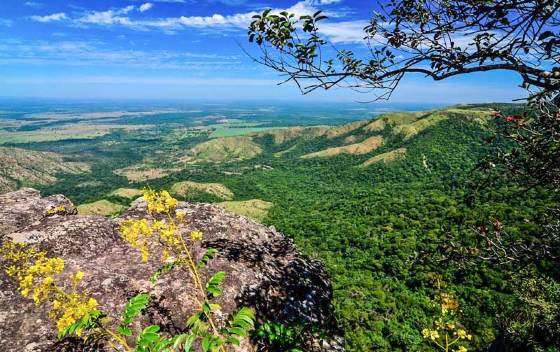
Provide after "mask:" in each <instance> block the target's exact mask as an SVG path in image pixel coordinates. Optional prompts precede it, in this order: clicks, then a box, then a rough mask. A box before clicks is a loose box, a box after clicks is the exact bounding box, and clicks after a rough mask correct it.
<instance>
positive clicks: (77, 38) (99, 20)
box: [0, 0, 523, 103]
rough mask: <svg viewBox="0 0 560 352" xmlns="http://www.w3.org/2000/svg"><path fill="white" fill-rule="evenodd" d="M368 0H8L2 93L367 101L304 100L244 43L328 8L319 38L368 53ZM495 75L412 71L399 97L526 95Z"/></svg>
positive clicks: (1, 23)
mask: <svg viewBox="0 0 560 352" xmlns="http://www.w3.org/2000/svg"><path fill="white" fill-rule="evenodd" d="M374 3H375V1H368V0H302V1H297V0H292V1H284V0H282V1H276V0H275V1H271V0H257V1H249V0H205V1H201V0H150V1H143V0H142V1H136V0H110V1H109V0H108V1H100V0H66V1H59V0H30V1H26V0H2V1H1V2H0V96H4V97H53V98H80V99H96V98H99V99H106V98H115V99H148V98H150V99H234V100H237V99H238V100H248V99H289V100H300V99H302V100H305V99H307V100H317V101H322V100H325V101H327V100H328V101H338V100H340V101H357V100H360V101H364V100H369V99H368V96H365V95H360V94H355V93H353V92H351V91H348V90H345V89H337V90H334V91H330V92H326V93H325V92H318V93H315V94H313V95H311V96H306V97H301V96H300V95H299V91H298V90H297V89H296V87H294V86H293V85H284V86H281V87H278V86H277V85H276V83H278V82H280V81H281V78H280V77H279V76H278V74H276V73H275V72H272V71H270V70H269V69H267V68H265V67H261V66H258V65H256V64H254V63H253V62H252V61H251V59H250V58H249V57H247V56H246V55H245V54H244V53H243V52H242V51H241V49H240V47H239V45H242V46H244V47H246V48H247V49H249V50H252V47H251V46H250V45H249V44H248V43H247V25H248V23H249V22H250V19H251V16H252V15H253V14H255V13H257V12H260V11H261V10H262V9H264V8H267V7H270V8H273V9H287V10H288V11H292V12H295V13H298V14H306V13H312V12H314V11H316V10H317V9H322V10H323V11H325V12H326V14H327V15H328V16H329V19H328V20H327V21H326V22H324V23H323V25H322V27H321V28H322V35H324V36H325V37H327V38H328V39H329V40H330V41H332V42H333V43H334V44H335V45H336V47H337V48H346V49H353V50H356V51H357V52H358V53H364V54H365V47H364V44H363V42H362V39H361V38H362V37H363V32H362V28H363V27H364V26H365V25H366V24H367V19H368V17H369V14H371V11H373V10H374V8H373V4H374ZM518 83H519V79H518V78H517V77H516V76H514V75H512V74H509V73H505V72H497V73H491V74H480V75H473V76H469V77H460V78H454V79H451V80H448V81H445V82H438V83H436V82H432V81H431V80H429V79H427V78H424V77H422V76H412V77H409V78H407V79H406V80H405V81H404V82H403V83H402V86H401V87H400V89H399V90H398V91H397V93H396V94H395V95H394V96H393V98H392V101H395V102H434V103H461V102H489V101H510V100H511V99H513V98H519V97H523V91H522V90H521V89H519V88H517V87H516V84H518Z"/></svg>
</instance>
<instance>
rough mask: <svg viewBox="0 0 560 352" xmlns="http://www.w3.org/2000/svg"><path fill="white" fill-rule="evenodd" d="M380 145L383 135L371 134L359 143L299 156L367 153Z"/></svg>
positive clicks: (325, 156) (323, 156) (316, 156)
mask: <svg viewBox="0 0 560 352" xmlns="http://www.w3.org/2000/svg"><path fill="white" fill-rule="evenodd" d="M381 145H383V137H381V136H373V137H370V138H368V139H366V140H364V141H363V142H360V143H354V144H349V145H345V146H342V147H334V148H328V149H324V150H320V151H318V152H315V153H310V154H305V155H303V156H301V158H303V159H309V158H328V157H333V156H336V155H340V154H354V155H361V154H367V153H369V152H372V151H374V150H375V149H377V148H379V147H380V146H381Z"/></svg>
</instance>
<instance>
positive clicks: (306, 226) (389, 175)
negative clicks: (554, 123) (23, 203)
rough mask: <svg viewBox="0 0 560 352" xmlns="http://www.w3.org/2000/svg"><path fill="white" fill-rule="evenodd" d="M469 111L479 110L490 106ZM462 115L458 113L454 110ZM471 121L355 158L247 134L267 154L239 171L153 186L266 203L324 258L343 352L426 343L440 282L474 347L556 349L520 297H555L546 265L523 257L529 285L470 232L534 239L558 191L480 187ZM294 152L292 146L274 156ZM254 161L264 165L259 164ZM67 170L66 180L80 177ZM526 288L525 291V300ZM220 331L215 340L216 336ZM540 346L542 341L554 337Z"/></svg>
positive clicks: (543, 320) (544, 319) (271, 219)
mask: <svg viewBox="0 0 560 352" xmlns="http://www.w3.org/2000/svg"><path fill="white" fill-rule="evenodd" d="M473 108H474V109H476V110H477V111H478V110H482V109H486V108H487V106H474V107H473ZM496 108H500V109H501V110H502V111H505V109H506V108H507V109H509V110H508V112H507V113H508V114H510V113H511V114H516V111H517V107H515V106H513V107H512V106H509V105H507V106H496ZM465 109H468V107H461V110H465ZM455 115H456V116H455ZM467 117H468V116H466V114H463V113H461V114H453V116H451V117H450V118H448V119H446V120H443V121H439V122H437V123H435V124H433V125H430V126H428V127H426V128H425V129H423V130H421V131H419V132H418V133H417V134H415V135H413V136H411V137H410V138H408V139H407V140H403V139H402V136H398V135H397V136H396V135H394V134H393V132H392V127H391V126H390V125H389V124H387V125H386V126H383V129H381V130H380V131H377V132H375V133H381V134H382V135H383V137H384V139H385V144H384V145H383V146H382V147H381V148H379V149H377V150H376V151H374V152H372V153H370V154H367V155H363V156H357V155H340V156H336V157H333V158H325V159H314V160H301V159H300V158H299V156H300V155H303V154H307V153H311V152H315V151H318V150H323V149H326V148H329V147H334V146H337V145H340V143H342V141H343V140H344V138H345V137H347V135H343V136H340V137H338V138H335V139H332V140H329V139H327V138H323V137H319V138H299V139H295V140H291V141H287V142H285V143H283V144H280V145H276V144H275V143H273V141H272V139H271V138H270V137H262V138H260V139H257V142H258V144H259V145H261V146H262V148H263V154H262V155H260V156H258V157H257V158H255V159H254V160H251V161H240V162H238V163H235V165H227V164H199V165H197V166H196V167H193V168H186V169H185V170H183V171H181V172H178V173H176V174H174V175H170V176H167V177H165V178H162V179H160V180H154V181H152V182H151V184H152V186H153V187H158V188H169V187H170V186H171V185H173V184H174V183H176V182H179V181H184V180H187V179H188V180H193V181H196V182H217V183H222V184H224V185H225V186H227V187H228V188H229V189H231V190H232V191H233V193H234V194H235V196H236V200H247V199H263V200H265V201H268V202H272V203H274V207H273V208H272V209H271V210H270V212H269V213H268V216H267V217H266V218H265V219H264V222H265V223H266V224H267V225H274V226H275V227H276V228H277V229H279V230H280V231H282V232H283V233H285V234H287V235H289V236H291V237H293V239H294V241H295V242H296V244H297V246H298V247H299V248H300V249H302V250H303V251H304V252H305V253H307V254H309V255H311V256H313V257H316V258H318V259H320V260H322V261H323V262H324V263H325V265H326V268H327V270H328V272H329V274H330V276H331V280H332V284H333V291H334V292H333V293H334V301H333V304H334V308H335V313H336V318H337V320H338V322H339V323H340V325H341V327H342V330H343V331H344V337H345V341H346V349H347V350H348V351H366V350H372V349H373V350H378V351H405V350H406V351H422V350H430V348H431V347H430V345H429V343H428V342H427V341H425V339H424V338H423V337H422V334H421V330H422V329H423V328H424V327H426V326H429V324H430V323H431V322H433V320H434V314H435V313H434V310H433V307H432V305H431V300H432V297H434V295H435V289H434V283H435V282H436V281H437V280H442V281H445V282H447V283H448V284H449V287H448V288H449V290H450V291H452V292H454V293H455V294H456V295H457V298H458V300H459V301H460V302H461V309H462V311H463V312H462V317H461V323H463V324H464V325H465V328H466V330H467V331H469V332H470V333H472V334H473V335H474V336H476V339H475V340H474V341H472V346H473V348H474V349H475V350H483V349H486V348H488V346H490V345H492V344H493V343H495V342H496V341H497V340H498V339H500V338H501V337H503V336H511V339H514V341H515V344H516V346H517V347H518V350H519V351H527V350H531V348H533V347H532V346H531V345H528V344H527V343H528V341H530V340H529V339H534V338H535V336H537V337H538V336H539V334H540V335H541V336H552V337H553V343H557V341H558V338H557V337H556V336H557V335H555V334H556V332H555V330H554V325H553V324H550V322H551V321H553V320H552V319H553V317H554V315H553V314H548V313H547V314H545V313H546V312H547V311H545V310H543V309H541V308H540V307H541V306H539V305H533V303H535V302H533V301H531V302H532V303H531V304H529V305H528V303H527V302H528V301H525V300H524V299H522V297H526V298H527V297H536V298H538V300H537V301H538V302H548V303H547V304H550V307H552V306H553V305H554V304H555V303H554V302H555V299H556V298H555V297H556V296H555V294H554V292H555V289H554V287H556V286H555V285H557V284H558V277H559V276H558V275H559V269H558V265H556V262H555V261H554V260H550V259H538V260H531V261H526V262H524V263H523V265H522V266H524V267H525V266H527V267H528V268H529V269H530V270H532V271H533V272H535V273H536V274H538V276H537V277H541V278H545V280H546V281H548V283H549V284H548V285H544V284H541V283H539V284H538V285H536V286H535V287H536V289H530V287H529V286H528V285H525V284H522V282H524V280H528V279H529V278H517V277H516V276H512V275H511V273H512V272H515V271H519V268H520V267H521V265H520V264H516V263H505V264H500V263H493V262H488V261H484V260H481V258H480V255H479V254H480V253H481V252H483V250H486V249H487V248H486V247H485V245H486V244H485V242H484V241H481V237H480V234H479V232H478V230H477V229H479V228H481V227H486V226H487V225H488V224H492V223H493V222H494V221H495V220H499V222H500V223H501V224H502V225H503V227H504V229H505V230H506V231H507V233H508V234H509V236H510V237H509V238H510V239H511V240H512V241H513V242H516V241H519V242H521V243H527V244H531V243H540V242H539V238H541V235H542V234H541V231H540V224H542V222H543V221H544V220H543V219H548V218H550V217H551V216H552V215H551V214H550V209H551V208H554V207H556V206H557V204H558V194H557V193H555V192H551V191H550V190H549V189H547V188H545V187H543V186H537V187H533V188H530V189H526V188H523V187H520V186H519V185H518V184H516V183H515V182H512V181H511V180H508V179H507V178H499V179H498V180H495V179H494V180H492V181H491V182H490V181H489V180H487V179H486V178H485V177H483V175H481V173H479V172H478V171H476V169H477V167H478V166H479V164H480V161H481V160H484V159H485V157H486V156H487V155H488V154H489V153H490V152H491V146H490V145H488V144H487V143H486V141H487V140H490V139H491V138H492V137H493V135H494V133H493V130H492V129H493V126H492V122H491V121H490V122H488V123H484V124H483V123H479V122H476V121H473V120H472V119H469V118H467ZM351 134H353V135H357V136H359V137H360V138H366V137H369V136H371V135H372V134H373V132H366V131H364V130H363V129H362V130H357V131H353V132H352V133H351ZM87 143H92V142H87ZM292 147H293V149H292V150H291V151H290V153H286V154H284V155H282V156H281V157H274V156H273V154H274V153H277V152H280V151H283V150H286V149H288V148H292ZM398 148H406V151H407V153H406V157H404V158H402V159H399V160H395V161H393V162H391V163H388V164H385V163H375V164H372V165H370V166H369V167H368V168H360V167H357V166H359V165H361V164H362V163H363V162H365V161H366V160H368V159H369V158H372V157H374V156H376V155H381V154H383V153H388V152H391V151H393V150H396V149H398ZM131 149H132V150H134V149H135V148H131ZM115 153H117V154H119V155H120V156H119V157H122V162H123V163H125V161H126V160H127V159H126V158H129V159H128V162H131V161H133V160H134V158H135V155H134V152H133V151H131V152H130V153H132V154H131V155H129V156H125V154H124V152H123V153H121V151H118V150H116V151H115ZM256 164H264V165H269V166H270V167H271V168H272V169H271V170H266V171H264V170H256V169H254V168H253V167H254V165H256ZM100 168H101V167H100ZM101 169H102V168H101ZM94 172H98V173H97V174H95V175H96V177H100V179H101V180H103V181H104V183H105V182H107V183H111V182H113V177H114V175H112V174H111V173H110V172H108V174H106V173H105V171H94ZM225 173H228V174H225ZM69 177H70V179H69V180H70V181H68V182H69V184H73V182H75V180H76V179H75V178H76V177H78V176H75V175H74V176H69ZM118 182H122V181H118ZM116 187H117V186H116V185H111V186H110V189H109V190H107V191H105V190H103V189H88V190H86V191H84V194H86V195H87V197H90V198H91V199H99V198H100V197H102V196H103V194H105V193H107V192H110V191H111V190H113V189H115V188H116ZM139 187H140V188H141V185H139ZM50 190H55V187H53V188H50ZM56 190H57V191H61V192H66V191H67V190H68V191H69V192H70V194H69V195H70V196H72V197H81V196H82V195H81V194H78V193H79V192H82V191H81V190H78V189H76V193H72V192H74V189H73V188H72V187H68V186H67V187H62V185H60V186H59V188H58V189H56ZM78 191H79V192H78ZM536 248H539V247H536ZM215 255H216V252H215V251H213V250H208V251H207V252H206V254H205V255H204V256H203V257H202V258H199V259H198V260H199V262H197V263H195V265H197V266H198V267H199V268H202V267H203V266H205V265H206V264H207V263H208V262H209V261H210V260H211V259H212V258H213V257H214V256H215ZM477 257H478V259H477ZM473 259H477V261H474V260H473ZM528 282H531V281H528ZM217 288H218V290H219V289H220V285H218V287H217ZM521 291H524V292H525V293H523V292H521ZM217 292H218V291H216V293H217ZM530 292H533V293H535V294H533V295H527V293H530ZM537 293H540V295H537ZM523 295H524V296H523ZM210 297H213V294H211V295H210ZM211 304H213V303H212V302H207V304H206V305H205V309H206V310H207V311H212V309H213V308H212V305H211ZM539 304H540V303H539ZM543 304H544V303H543ZM547 307H548V306H547ZM520 308H521V309H520ZM525 308H527V309H529V308H530V309H529V310H527V311H524V310H525ZM259 313H260V312H259ZM262 314H266V312H264V313H262ZM520 317H521V318H520ZM525 317H526V318H525ZM267 318H268V319H271V318H270V317H267ZM524 322H531V324H528V325H524V324H523V323H524ZM533 327H535V329H533ZM289 328H294V327H286V329H289ZM208 329H209V326H208V321H207V319H206V318H205V316H204V312H198V313H197V315H195V316H193V317H192V318H191V319H189V322H188V324H187V332H186V333H185V334H186V335H184V336H183V337H181V339H179V338H177V339H176V340H174V342H177V340H180V342H178V343H179V344H185V343H188V342H189V341H191V346H192V342H193V341H195V339H199V336H202V335H203V334H204V331H207V330H208ZM508 329H509V330H508ZM547 329H548V330H547ZM508 331H510V332H511V333H509V332H508ZM296 335H297V333H296ZM227 336H228V335H227V334H224V335H223V337H224V340H226V339H227ZM554 340H555V341H554ZM208 343H211V342H208ZM547 343H548V345H547V344H544V345H543V346H545V348H548V347H549V346H550V345H551V343H550V342H547ZM533 346H537V344H533ZM535 350H537V349H536V347H535Z"/></svg>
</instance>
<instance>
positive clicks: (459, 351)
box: [455, 346, 468, 352]
mask: <svg viewBox="0 0 560 352" xmlns="http://www.w3.org/2000/svg"><path fill="white" fill-rule="evenodd" d="M455 351H456V352H467V351H468V350H467V348H466V347H464V346H461V347H459V348H458V349H456V350H455Z"/></svg>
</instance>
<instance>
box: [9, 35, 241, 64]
mask: <svg viewBox="0 0 560 352" xmlns="http://www.w3.org/2000/svg"><path fill="white" fill-rule="evenodd" d="M106 46H107V45H106V43H103V42H92V41H87V42H86V41H39V42H22V41H19V40H1V39H0V65H2V64H20V65H26V66H29V65H40V66H44V65H62V66H80V67H81V66H88V67H91V66H96V67H127V68H143V69H144V68H147V69H154V70H161V69H174V70H180V71H199V70H212V71H213V70H215V69H216V68H218V69H224V70H226V71H234V70H237V69H240V68H241V63H242V61H241V59H242V58H243V57H242V56H238V55H230V56H227V55H216V54H205V53H194V52H188V51H167V50H151V51H143V50H123V49H107V48H106Z"/></svg>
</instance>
